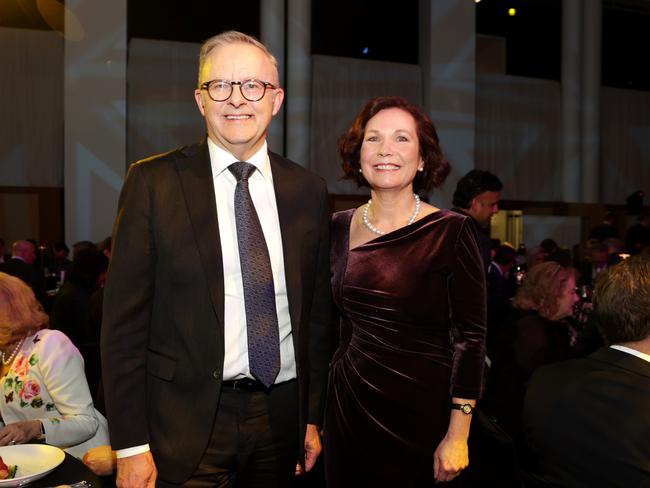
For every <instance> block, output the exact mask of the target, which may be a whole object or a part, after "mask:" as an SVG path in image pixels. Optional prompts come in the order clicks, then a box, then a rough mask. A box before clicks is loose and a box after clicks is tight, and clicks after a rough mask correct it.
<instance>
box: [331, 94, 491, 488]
mask: <svg viewBox="0 0 650 488" xmlns="http://www.w3.org/2000/svg"><path fill="white" fill-rule="evenodd" d="M339 150H340V153H341V156H342V159H343V169H344V172H345V177H346V178H349V179H352V180H354V181H356V182H357V183H358V184H359V185H365V186H369V187H370V190H371V200H369V201H368V203H367V204H365V205H362V206H361V207H359V208H357V209H351V210H347V211H343V212H338V213H336V214H334V215H333V216H332V248H331V270H332V291H333V294H334V299H335V302H336V305H337V307H338V310H339V312H340V315H341V330H340V346H339V348H338V350H337V352H336V353H335V356H334V359H333V361H332V364H331V368H330V381H329V391H328V400H327V406H326V412H325V423H324V442H325V466H326V475H327V481H328V487H331V488H338V487H343V486H350V487H358V486H376V487H382V486H403V487H413V486H431V485H432V484H433V483H434V478H435V480H438V481H450V480H452V479H453V478H455V477H456V476H457V475H458V474H459V473H460V472H461V470H462V469H463V468H465V467H466V466H467V465H468V452H467V438H468V435H469V427H470V421H471V418H472V414H471V412H472V408H473V405H474V403H475V399H477V398H478V397H479V394H480V392H481V381H482V374H483V361H484V355H485V277H484V271H483V265H482V261H481V256H480V254H479V250H478V245H477V239H476V236H475V234H474V230H473V227H472V223H471V222H470V220H469V219H468V218H467V217H465V216H461V215H459V214H456V213H454V212H450V211H447V210H441V209H438V208H436V207H433V206H431V205H429V204H427V203H424V202H421V201H420V199H419V196H418V192H425V191H427V190H429V189H431V188H432V187H437V186H440V185H441V184H442V183H443V181H444V180H445V178H446V176H447V175H448V173H449V164H448V162H447V161H446V160H445V158H444V156H443V154H442V151H441V149H440V146H439V144H438V136H437V134H436V131H435V128H434V126H433V123H432V122H431V120H430V119H429V118H428V117H427V116H426V115H425V114H424V113H423V112H422V111H421V110H420V109H419V108H418V107H416V106H414V105H412V104H410V103H408V102H407V101H406V100H404V99H402V98H398V97H379V98H374V99H372V100H370V101H369V102H368V104H367V105H366V106H365V107H364V109H363V110H362V111H361V113H360V114H359V115H358V116H357V118H356V120H355V121H354V124H353V125H352V127H350V129H349V130H348V131H347V133H346V134H344V135H343V136H341V138H340V141H339Z"/></svg>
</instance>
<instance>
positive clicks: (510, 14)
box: [508, 8, 517, 17]
mask: <svg viewBox="0 0 650 488" xmlns="http://www.w3.org/2000/svg"><path fill="white" fill-rule="evenodd" d="M508 15H509V16H510V17H514V16H515V15H517V9H516V8H509V9H508Z"/></svg>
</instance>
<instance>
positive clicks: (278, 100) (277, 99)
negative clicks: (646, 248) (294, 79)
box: [272, 88, 284, 115]
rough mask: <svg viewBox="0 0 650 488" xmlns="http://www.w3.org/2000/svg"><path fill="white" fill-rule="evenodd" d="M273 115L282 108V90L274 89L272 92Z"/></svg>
mask: <svg viewBox="0 0 650 488" xmlns="http://www.w3.org/2000/svg"><path fill="white" fill-rule="evenodd" d="M273 92H274V93H273V112H272V113H273V115H277V113H278V112H279V111H280V108H281V107H282V102H283V101H284V90H283V89H282V88H276V89H275V90H273Z"/></svg>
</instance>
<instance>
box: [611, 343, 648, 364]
mask: <svg viewBox="0 0 650 488" xmlns="http://www.w3.org/2000/svg"><path fill="white" fill-rule="evenodd" d="M609 347H611V348H612V349H616V350H617V351H621V352H626V353H628V354H632V355H633V356H636V357H638V358H641V359H643V360H644V361H648V362H649V363H650V355H649V354H646V353H644V352H641V351H637V350H636V349H632V348H631V347H625V346H621V345H620V344H612V345H611V346H609Z"/></svg>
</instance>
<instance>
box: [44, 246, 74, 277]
mask: <svg viewBox="0 0 650 488" xmlns="http://www.w3.org/2000/svg"><path fill="white" fill-rule="evenodd" d="M69 255H70V249H68V246H66V244H65V242H57V243H56V244H54V245H53V246H52V262H51V263H50V266H49V269H50V272H51V273H52V274H54V276H55V278H56V281H57V283H59V284H61V283H63V282H64V281H65V275H66V273H67V272H68V271H70V266H71V265H72V261H70V260H69V259H68V256H69Z"/></svg>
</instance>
